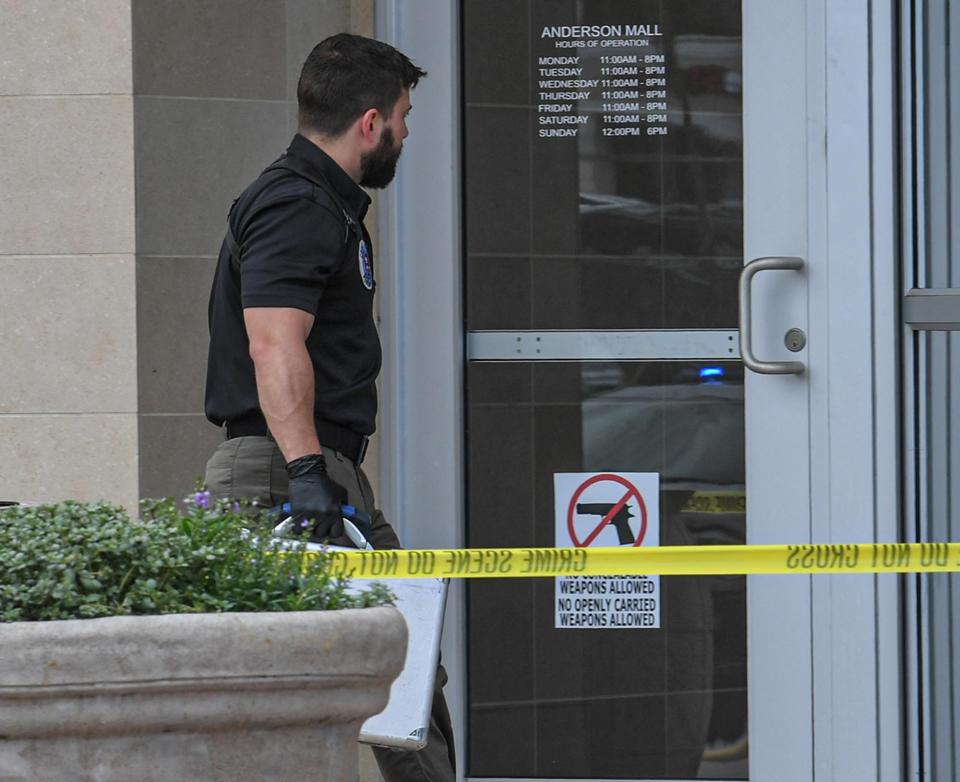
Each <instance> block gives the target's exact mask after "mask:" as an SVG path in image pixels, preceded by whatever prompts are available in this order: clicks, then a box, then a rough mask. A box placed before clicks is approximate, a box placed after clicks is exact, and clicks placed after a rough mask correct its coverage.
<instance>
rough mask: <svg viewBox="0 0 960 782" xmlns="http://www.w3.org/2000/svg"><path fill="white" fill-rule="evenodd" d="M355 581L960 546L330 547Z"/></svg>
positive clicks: (814, 558)
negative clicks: (363, 549) (350, 549)
mask: <svg viewBox="0 0 960 782" xmlns="http://www.w3.org/2000/svg"><path fill="white" fill-rule="evenodd" d="M319 555H320V556H326V557H328V558H329V560H330V566H331V569H332V572H333V573H334V574H335V575H339V576H348V577H351V578H384V579H389V578H547V577H554V576H629V575H649V576H654V575H661V576H716V575H756V574H790V573H800V574H811V573H834V574H836V573H951V572H957V571H960V543H859V544H858V543H848V544H835V545H834V544H820V545H817V544H805V545H780V546H744V545H738V546H659V547H653V546H651V547H648V548H641V547H630V548H487V549H419V550H418V549H401V550H389V551H388V550H381V551H359V550H357V551H344V550H342V549H338V550H336V551H327V552H324V553H323V554H319Z"/></svg>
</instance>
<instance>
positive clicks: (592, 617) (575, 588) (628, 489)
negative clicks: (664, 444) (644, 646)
mask: <svg viewBox="0 0 960 782" xmlns="http://www.w3.org/2000/svg"><path fill="white" fill-rule="evenodd" d="M553 495H554V505H555V508H556V511H555V516H556V545H557V548H571V547H573V548H588V547H589V548H595V547H615V546H657V545H659V543H660V476H659V475H658V474H657V473H653V472H623V473H609V472H600V473H594V472H584V473H581V472H566V473H556V474H554V476H553ZM554 584H555V585H554V624H553V626H554V627H556V628H558V629H564V630H568V629H569V630H623V629H648V630H649V629H656V628H659V627H660V577H659V576H561V577H559V578H557V579H555V581H554Z"/></svg>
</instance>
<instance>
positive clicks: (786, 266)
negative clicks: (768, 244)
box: [740, 257, 806, 375]
mask: <svg viewBox="0 0 960 782" xmlns="http://www.w3.org/2000/svg"><path fill="white" fill-rule="evenodd" d="M802 269H803V259H802V258H777V257H773V258H755V259H754V260H752V261H750V263H748V264H747V265H746V266H744V267H743V271H742V272H741V273H740V355H741V356H743V363H744V364H745V365H746V366H747V369H752V370H753V371H754V372H758V373H760V374H761V375H802V374H803V373H804V371H805V370H806V367H805V366H804V364H803V362H802V361H760V360H759V359H758V358H757V357H756V356H754V355H753V343H752V332H753V318H752V314H751V307H750V305H751V301H750V288H751V282H752V281H753V277H754V275H755V274H756V273H757V272H766V271H797V272H798V271H801V270H802ZM791 333H796V334H799V335H802V332H800V331H798V330H797V329H791V330H790V332H788V339H789V337H790V334H791ZM788 347H789V348H790V349H791V350H799V349H800V348H802V347H803V345H802V343H801V344H799V347H798V346H795V345H790V344H788Z"/></svg>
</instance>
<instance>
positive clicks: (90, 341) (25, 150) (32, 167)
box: [0, 0, 138, 505]
mask: <svg viewBox="0 0 960 782" xmlns="http://www.w3.org/2000/svg"><path fill="white" fill-rule="evenodd" d="M2 17H3V24H2V25H0V149H3V154H2V155H0V182H2V183H3V189H2V193H0V496H2V498H3V499H57V498H63V497H75V498H79V499H94V498H98V497H107V498H109V499H112V500H116V501H119V502H123V503H125V504H128V505H132V504H133V503H134V502H135V501H136V498H137V492H138V475H137V373H136V364H137V353H136V351H137V340H136V304H135V302H136V279H135V263H136V262H135V258H134V254H135V251H136V245H135V235H136V232H135V216H134V124H133V113H134V111H133V96H132V83H131V70H130V63H131V22H130V20H131V16H130V2H129V0H85V1H82V0H33V1H32V2H29V3H20V2H12V1H10V0H4V2H3V4H2Z"/></svg>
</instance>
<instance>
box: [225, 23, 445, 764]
mask: <svg viewBox="0 0 960 782" xmlns="http://www.w3.org/2000/svg"><path fill="white" fill-rule="evenodd" d="M424 76H426V73H425V72H424V71H422V70H421V69H420V68H418V67H417V66H416V65H414V64H413V63H412V62H411V61H410V60H409V59H408V58H407V57H406V56H405V55H403V54H402V53H401V52H399V51H397V50H396V49H394V48H393V47H391V46H388V45H387V44H385V43H381V42H380V41H375V40H372V39H370V38H364V37H361V36H356V35H347V34H340V35H335V36H332V37H330V38H327V39H326V40H324V41H322V42H320V43H319V44H318V45H317V46H316V47H315V48H314V50H313V51H312V52H311V53H310V55H309V57H308V58H307V61H306V62H305V63H304V66H303V70H302V72H301V75H300V81H299V83H298V85H297V102H298V105H299V112H298V132H297V135H296V136H294V138H293V141H292V142H291V143H290V146H289V147H288V149H287V151H286V154H284V155H283V156H281V157H280V158H279V159H278V160H277V161H275V162H274V163H272V164H271V165H270V166H268V167H267V168H266V169H265V170H264V172H263V173H262V174H261V175H260V176H259V177H258V178H257V179H256V180H255V181H254V182H253V183H252V184H250V185H249V186H248V187H247V188H246V189H245V190H244V191H243V193H242V194H241V195H240V197H239V198H237V200H236V201H234V203H233V206H232V207H231V209H230V214H229V218H228V225H227V233H226V237H225V238H224V241H223V245H222V247H221V249H220V256H219V259H218V262H217V270H216V274H215V277H214V282H213V290H212V291H211V295H210V306H209V322H210V353H209V358H208V363H207V388H206V414H207V418H209V419H210V421H212V422H213V423H214V424H216V425H217V426H222V427H223V428H224V433H225V440H224V442H223V443H222V444H221V445H220V446H219V447H218V448H217V450H216V451H215V452H214V454H213V456H212V457H211V458H210V461H209V462H208V463H207V471H206V486H207V489H208V490H209V491H210V492H211V493H212V494H213V495H214V496H215V497H217V498H231V499H236V500H241V499H243V500H251V501H253V500H255V501H256V502H257V503H259V504H260V505H263V506H266V507H275V506H278V505H281V504H282V503H285V502H289V503H290V507H291V515H292V516H293V518H294V522H295V525H296V528H297V529H303V530H306V531H307V532H309V534H310V538H311V540H315V541H321V542H329V543H331V544H334V545H341V546H349V545H351V543H350V541H349V539H348V538H346V537H345V535H344V529H343V524H342V519H341V508H340V506H341V504H343V503H348V504H350V505H353V506H354V507H356V508H358V509H360V510H361V511H364V512H366V513H367V514H368V515H369V516H371V518H372V530H371V532H370V534H369V535H368V538H369V540H370V543H371V544H372V545H373V547H374V548H376V549H390V548H399V547H400V543H399V541H398V539H397V536H396V534H395V532H394V531H393V528H392V527H391V526H390V525H389V524H388V523H387V521H386V520H385V519H384V517H383V514H382V513H381V512H380V511H379V510H377V508H376V503H375V500H374V496H373V491H372V489H371V487H370V482H369V481H368V480H367V477H366V475H364V473H363V470H362V469H361V463H362V462H363V457H364V454H365V452H366V447H367V441H368V438H369V437H370V435H371V434H373V431H374V427H375V419H376V413H377V396H376V385H375V383H376V378H377V375H378V373H379V371H380V361H381V353H380V340H379V337H378V335H377V330H376V326H375V323H374V317H373V295H374V288H375V284H376V283H375V275H374V260H373V247H372V246H371V243H370V235H369V234H368V233H367V230H366V228H365V227H364V224H363V219H364V217H365V215H366V213H367V208H368V206H369V204H370V198H369V196H368V195H367V194H366V192H364V190H363V188H365V187H366V188H382V187H386V186H387V184H389V183H390V181H391V180H392V179H393V175H394V173H395V171H396V166H397V160H398V159H399V157H400V151H401V149H402V147H403V140H404V139H405V138H406V137H407V133H408V131H407V125H406V117H407V114H408V113H409V112H410V108H411V105H410V91H411V90H412V89H413V88H414V87H416V85H417V83H418V82H419V80H420V79H421V78H423V77H424ZM445 681H446V674H445V673H444V671H443V668H442V667H441V668H440V670H439V671H438V675H437V687H436V692H435V694H434V701H433V714H432V719H431V725H430V731H429V736H428V742H427V746H426V748H425V749H423V750H421V751H419V752H406V751H399V750H389V749H383V748H376V749H374V753H375V755H376V757H377V762H378V764H379V766H380V770H381V773H382V774H383V776H384V779H385V780H386V781H387V782H400V781H401V780H403V781H404V782H409V781H410V780H444V782H447V781H449V782H453V780H454V779H455V773H454V748H453V731H452V728H451V724H450V716H449V714H448V712H447V706H446V703H445V701H444V698H443V693H442V686H443V684H444V682H445Z"/></svg>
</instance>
